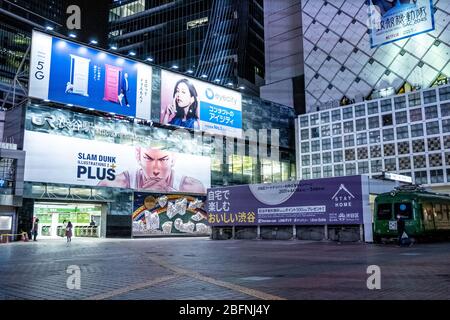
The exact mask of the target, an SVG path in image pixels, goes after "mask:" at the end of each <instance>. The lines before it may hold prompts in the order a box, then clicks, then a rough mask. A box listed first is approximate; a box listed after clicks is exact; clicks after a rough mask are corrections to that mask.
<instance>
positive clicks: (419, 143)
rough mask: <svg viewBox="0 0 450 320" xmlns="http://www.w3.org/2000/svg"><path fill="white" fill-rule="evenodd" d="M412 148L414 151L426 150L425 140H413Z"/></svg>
mask: <svg viewBox="0 0 450 320" xmlns="http://www.w3.org/2000/svg"><path fill="white" fill-rule="evenodd" d="M412 148H413V152H414V153H419V152H425V142H424V141H423V140H413V142H412Z"/></svg>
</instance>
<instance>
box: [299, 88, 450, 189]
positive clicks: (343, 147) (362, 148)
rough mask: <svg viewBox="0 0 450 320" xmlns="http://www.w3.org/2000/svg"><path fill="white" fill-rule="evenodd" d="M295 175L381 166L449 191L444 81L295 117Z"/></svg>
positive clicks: (449, 106) (449, 121) (370, 171)
mask: <svg viewBox="0 0 450 320" xmlns="http://www.w3.org/2000/svg"><path fill="white" fill-rule="evenodd" d="M297 128H298V134H297V139H298V144H297V145H298V149H297V163H298V168H297V174H298V177H299V178H300V179H311V178H322V177H323V178H325V177H339V176H346V175H354V174H367V175H370V176H371V177H376V176H379V175H381V174H382V172H383V171H387V172H396V173H399V174H402V175H406V176H410V177H412V178H413V182H415V183H417V184H422V185H425V186H430V187H433V189H434V190H442V191H446V192H450V189H449V187H448V186H449V183H450V86H448V85H447V86H441V87H437V88H431V89H426V90H418V91H415V92H412V93H408V94H403V95H397V96H394V97H390V98H383V99H374V100H370V101H365V102H362V103H357V104H353V105H349V106H345V107H336V108H332V109H329V110H328V109H327V110H324V111H318V112H311V113H309V114H307V115H302V116H299V117H298V119H297Z"/></svg>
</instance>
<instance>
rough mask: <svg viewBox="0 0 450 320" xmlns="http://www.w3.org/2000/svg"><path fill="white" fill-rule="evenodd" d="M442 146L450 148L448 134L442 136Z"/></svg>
mask: <svg viewBox="0 0 450 320" xmlns="http://www.w3.org/2000/svg"><path fill="white" fill-rule="evenodd" d="M444 148H445V149H450V136H444Z"/></svg>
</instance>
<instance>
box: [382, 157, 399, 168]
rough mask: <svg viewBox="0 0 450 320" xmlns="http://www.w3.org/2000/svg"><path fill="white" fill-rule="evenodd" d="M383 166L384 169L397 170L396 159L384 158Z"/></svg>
mask: <svg viewBox="0 0 450 320" xmlns="http://www.w3.org/2000/svg"><path fill="white" fill-rule="evenodd" d="M384 167H385V168H386V171H397V159H395V158H393V159H385V160H384Z"/></svg>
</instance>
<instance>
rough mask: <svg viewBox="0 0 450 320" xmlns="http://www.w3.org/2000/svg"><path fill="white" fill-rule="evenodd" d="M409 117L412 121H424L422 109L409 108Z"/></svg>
mask: <svg viewBox="0 0 450 320" xmlns="http://www.w3.org/2000/svg"><path fill="white" fill-rule="evenodd" d="M409 119H410V120H411V122H416V121H422V109H421V108H419V109H413V110H409Z"/></svg>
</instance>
